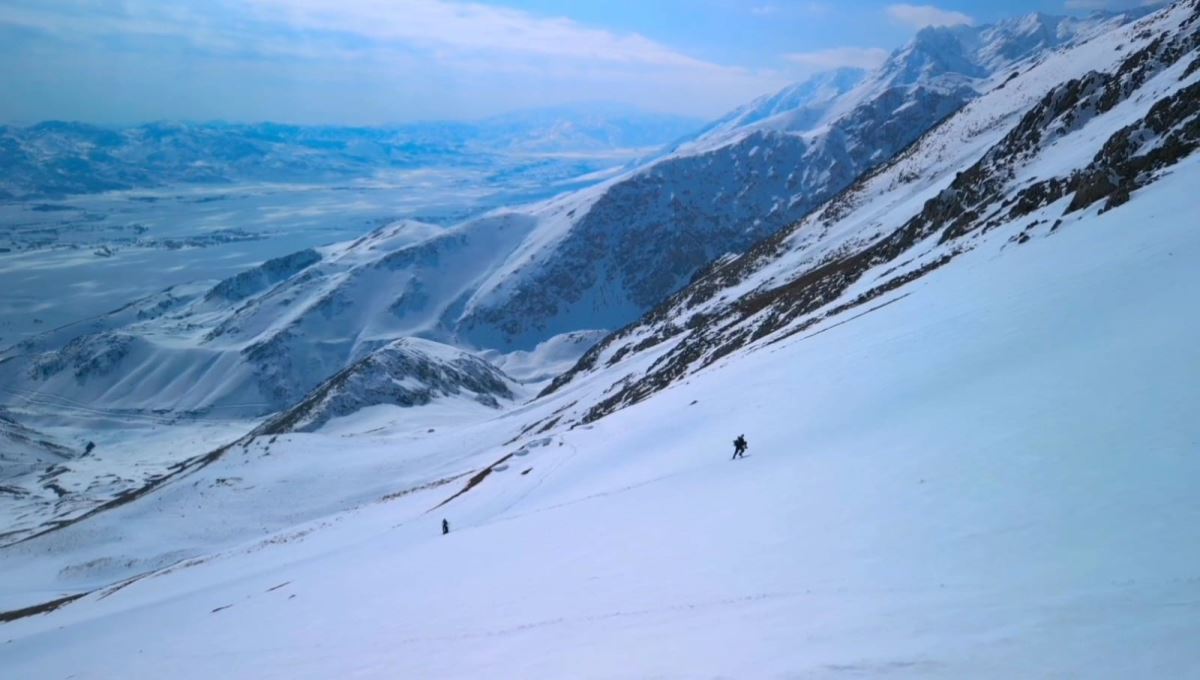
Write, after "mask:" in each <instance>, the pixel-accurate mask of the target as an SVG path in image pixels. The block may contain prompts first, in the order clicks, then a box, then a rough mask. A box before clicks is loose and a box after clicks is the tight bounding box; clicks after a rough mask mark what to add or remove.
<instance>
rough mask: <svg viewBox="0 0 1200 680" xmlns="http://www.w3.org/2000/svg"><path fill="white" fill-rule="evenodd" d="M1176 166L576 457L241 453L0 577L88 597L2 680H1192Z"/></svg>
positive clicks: (1197, 562)
mask: <svg viewBox="0 0 1200 680" xmlns="http://www.w3.org/2000/svg"><path fill="white" fill-rule="evenodd" d="M1197 167H1198V163H1197V161H1195V160H1190V161H1186V162H1185V163H1183V164H1181V165H1180V166H1179V167H1178V168H1177V171H1176V172H1175V174H1174V175H1172V176H1169V177H1166V178H1164V179H1162V180H1161V181H1159V182H1158V183H1157V184H1155V185H1153V186H1152V187H1151V188H1149V189H1147V190H1145V192H1144V195H1142V196H1140V197H1139V200H1137V201H1134V202H1132V203H1130V204H1128V205H1127V206H1124V207H1123V208H1121V209H1118V210H1114V211H1111V212H1109V213H1106V214H1104V215H1100V216H1097V217H1095V218H1094V219H1090V220H1088V222H1086V223H1079V224H1077V225H1075V226H1073V227H1071V228H1064V229H1062V230H1060V231H1058V232H1056V233H1054V234H1051V235H1049V236H1046V237H1043V238H1037V239H1034V240H1032V241H1030V242H1029V243H1025V244H1022V245H1015V244H1011V243H1007V244H1006V245H1004V246H1003V247H999V246H989V247H980V248H978V249H976V250H975V251H973V252H970V253H967V254H964V255H962V256H961V257H960V258H959V259H957V260H956V261H955V262H954V264H953V266H947V267H945V268H943V269H941V270H938V271H936V272H934V273H932V274H930V275H928V276H926V277H924V278H922V279H920V280H918V281H917V282H915V283H914V284H912V285H910V286H907V287H905V288H901V289H899V290H897V291H894V292H893V293H891V294H890V295H891V297H890V298H889V299H890V300H894V302H893V303H892V304H888V305H886V306H882V307H879V308H877V309H876V310H875V311H873V312H871V313H869V314H865V315H863V316H860V317H858V318H856V319H854V320H852V321H850V322H848V323H844V324H840V325H836V326H831V327H828V328H827V330H826V331H825V332H810V333H809V334H807V335H797V336H793V337H792V338H790V339H788V340H785V341H783V342H780V343H778V344H774V345H766V346H760V347H757V348H752V349H751V350H750V351H748V352H746V353H744V354H740V355H731V356H729V357H728V358H727V359H726V360H725V362H724V363H723V364H717V365H715V366H713V367H711V368H710V369H708V370H706V371H704V372H702V373H700V374H697V375H695V376H693V377H692V378H691V379H690V380H688V381H686V382H685V383H682V384H679V385H677V386H675V387H673V388H670V389H668V390H665V391H664V392H662V393H660V394H658V395H656V396H655V397H654V398H652V399H650V400H647V401H646V402H643V403H641V404H639V405H637V406H634V407H631V408H628V409H626V410H623V411H620V412H618V413H616V414H615V415H613V416H610V417H608V418H604V419H602V420H600V421H598V422H596V423H594V424H593V425H591V426H585V427H581V428H576V429H573V430H569V431H565V432H551V433H547V434H544V435H536V436H535V435H528V436H526V437H525V438H523V439H520V440H519V441H518V442H516V443H514V444H511V445H502V444H500V442H503V441H506V440H508V439H509V438H510V437H513V436H516V435H517V433H518V432H519V431H520V427H521V426H522V425H523V424H524V423H525V422H528V421H529V420H531V419H533V417H535V416H544V415H547V414H548V413H549V412H551V411H553V410H554V409H555V408H558V407H560V406H563V405H564V404H565V403H568V402H569V401H570V400H571V399H573V398H575V396H577V395H574V396H573V394H572V392H566V393H564V394H561V395H558V396H556V397H555V398H554V400H552V401H548V402H535V403H534V404H532V405H530V406H526V407H524V408H523V410H518V411H516V412H511V413H508V414H506V415H505V416H503V417H501V418H498V419H480V418H476V415H477V414H469V413H468V414H460V415H461V416H462V418H463V421H467V424H465V425H462V426H458V427H455V426H447V427H443V426H441V425H438V426H436V427H433V428H432V429H433V430H434V431H433V432H428V431H421V430H420V429H418V428H417V427H415V426H414V425H413V423H408V424H403V423H401V424H399V425H396V424H389V420H388V419H389V417H390V415H389V413H392V414H394V413H395V412H388V411H387V410H380V411H376V412H372V413H371V414H368V416H369V417H368V416H364V417H362V418H360V419H359V420H357V421H355V422H352V423H345V422H343V423H337V422H335V424H334V426H333V428H331V429H328V430H327V431H325V432H323V433H319V434H311V435H286V436H280V437H279V438H278V439H277V440H272V441H261V440H258V441H255V442H252V443H248V444H247V445H246V446H245V447H239V448H237V449H234V450H232V451H230V452H229V453H227V454H226V455H225V456H223V457H222V458H221V459H220V460H218V461H217V462H216V463H214V464H213V465H211V466H209V467H207V468H205V469H204V470H202V471H200V472H197V473H195V474H194V475H190V476H187V477H183V478H181V479H178V480H176V481H175V482H173V483H172V484H170V485H168V487H167V488H165V489H164V490H163V491H161V492H156V493H155V494H152V495H151V496H148V497H146V498H144V499H142V500H139V501H137V502H135V503H131V504H129V505H128V506H125V507H123V508H121V509H118V510H116V511H113V512H112V513H105V514H102V515H99V516H97V517H95V518H93V519H92V520H89V521H87V522H84V523H81V524H79V525H76V526H74V527H71V528H69V529H66V530H63V531H61V532H55V533H54V534H50V535H47V536H45V537H42V538H40V539H35V540H34V541H29V542H26V543H23V544H20V545H19V546H13V547H10V548H6V549H4V550H3V551H2V552H0V584H3V585H0V588H2V589H3V590H4V591H5V592H4V593H2V594H3V595H4V597H5V599H6V600H7V601H13V602H16V601H17V600H19V599H22V598H24V604H30V603H32V602H33V601H30V600H28V598H29V597H30V595H31V594H34V593H36V594H38V598H39V599H37V600H35V601H47V600H51V599H53V598H55V597H60V596H63V595H67V594H72V593H80V592H87V593H90V594H87V595H85V596H84V597H82V598H80V599H79V600H77V601H74V602H72V603H70V604H66V605H65V606H63V607H61V608H60V609H58V610H57V611H54V612H51V613H48V614H43V615H36V616H29V617H25V618H21V619H18V620H15V621H12V622H9V623H5V624H0V668H3V669H4V674H5V675H6V676H11V677H14V678H17V677H20V678H67V677H72V678H114V677H173V678H211V677H246V678H288V679H289V680H293V679H296V678H330V677H353V678H396V677H414V678H417V677H420V678H432V677H438V678H443V677H463V678H470V677H527V678H529V677H596V678H622V677H628V678H645V677H659V678H696V677H703V678H713V677H732V678H743V677H752V678H759V677H768V678H795V677H804V678H809V677H831V678H837V677H881V676H882V677H912V678H928V677H936V678H963V677H971V678H1014V677H1021V678H1028V677H1054V678H1061V677H1089V678H1096V677H1113V678H1131V677H1164V678H1165V677H1170V678H1183V677H1200V651H1197V648H1196V645H1195V640H1196V639H1198V638H1200V544H1198V543H1197V541H1196V527H1198V526H1200V503H1198V502H1197V501H1196V493H1195V480H1196V479H1200V457H1197V453H1198V452H1200V423H1198V422H1197V420H1196V418H1195V414H1196V413H1197V412H1200V392H1198V391H1197V390H1196V389H1195V387H1196V383H1197V376H1198V375H1200V343H1198V342H1197V339H1198V338H1200V318H1198V317H1197V316H1196V315H1195V314H1194V313H1193V312H1192V310H1193V309H1194V308H1195V300H1196V299H1197V297H1198V296H1200V273H1198V271H1197V269H1196V266H1195V264H1196V263H1197V262H1200V231H1198V230H1197V229H1196V228H1195V227H1196V225H1195V224H1194V222H1193V221H1192V220H1189V219H1187V217H1186V216H1187V215H1190V214H1194V207H1195V201H1194V198H1193V197H1192V196H1191V194H1190V192H1191V191H1192V190H1193V188H1194V184H1191V182H1192V181H1193V180H1194V179H1195V178H1196V177H1197ZM994 243H995V244H1000V243H1005V241H1004V239H1003V238H997V239H994ZM881 301H886V300H881ZM814 330H815V331H820V330H821V329H814ZM589 388H590V385H589V384H588V383H586V382H585V383H583V384H581V385H578V386H576V387H574V388H573V389H575V390H587V389H589ZM447 422H449V421H447ZM739 433H745V435H746V437H747V439H748V440H749V442H750V455H749V456H748V457H747V458H746V459H745V460H739V461H730V460H729V459H728V456H729V454H730V453H731V445H730V444H729V442H730V441H731V440H732V439H733V438H734V437H735V436H736V435H737V434H739ZM519 445H520V446H519ZM508 454H514V455H512V456H511V457H509V458H507V459H505V460H504V461H503V462H502V463H499V464H496V463H497V461H498V460H500V459H501V458H503V457H504V456H506V455H508ZM485 468H487V469H490V470H491V472H490V473H489V474H487V475H486V476H483V477H482V478H481V479H480V480H479V481H478V483H477V484H476V485H474V486H472V487H471V488H469V490H467V491H466V492H465V493H462V494H461V495H459V496H457V497H455V498H453V500H449V502H446V503H445V505H440V506H439V504H441V503H443V502H444V501H447V499H450V498H451V497H452V496H454V495H455V493H457V492H458V491H459V490H461V489H463V488H464V487H466V486H468V484H467V479H468V478H470V477H471V476H472V475H478V474H479V473H480V471H481V470H483V469H485ZM350 490H353V492H351V491H350ZM405 491H406V493H400V492H405ZM443 517H444V518H447V519H448V521H449V522H450V525H451V528H452V531H451V533H450V534H449V535H448V536H441V535H440V531H439V524H440V522H441V520H442V518H443ZM252 518H253V519H252ZM283 527H287V528H283ZM276 529H278V532H277V533H274V534H272V535H271V536H270V537H268V538H265V539H264V538H262V536H261V533H259V535H257V536H256V535H255V532H256V531H257V532H262V531H264V530H271V531H275V530H276ZM127 555H130V556H150V555H157V556H158V557H157V559H158V561H159V562H161V564H159V565H155V568H157V567H163V568H161V569H158V570H157V571H153V570H151V569H150V568H146V569H142V570H141V571H143V572H148V573H146V574H145V575H144V576H142V577H140V578H135V579H133V580H129V581H122V579H124V578H127V577H130V576H132V575H133V574H135V573H137V572H138V569H137V568H130V567H128V566H126V565H123V564H121V563H120V559H115V558H114V556H127ZM172 556H174V557H172ZM105 557H109V558H114V559H112V560H110V561H108V562H106V561H104V558H105ZM172 560H174V563H173V566H167V565H170V564H172ZM114 583H124V585H123V587H120V588H112V587H109V586H110V584H114ZM18 596H19V597H18Z"/></svg>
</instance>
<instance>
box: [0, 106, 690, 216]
mask: <svg viewBox="0 0 1200 680" xmlns="http://www.w3.org/2000/svg"><path fill="white" fill-rule="evenodd" d="M699 125H700V122H699V121H696V120H693V119H690V118H685V117H679V116H669V115H663V114H655V113H647V112H642V111H637V110H633V109H629V108H618V107H613V106H606V105H603V104H596V105H591V106H578V107H562V108H556V109H545V110H541V109H539V110H532V111H524V112H517V113H512V114H507V115H505V116H499V117H495V118H488V119H484V120H480V121H473V122H428V123H410V124H406V125H394V126H386V127H377V128H368V127H335V126H297V125H282V124H278V123H259V124H252V125H251V124H227V123H178V122H162V123H150V124H145V125H138V126H133V127H101V126H96V125H88V124H83V123H74V122H63V121H46V122H43V123H38V124H36V125H30V126H26V127H14V126H0V199H8V200H22V199H30V198H39V197H53V196H63V195H68V194H79V193H91V192H97V191H108V190H114V189H130V188H147V187H159V186H165V185H175V184H189V183H200V184H213V183H232V182H245V181H269V182H319V181H330V180H344V179H347V178H360V177H370V176H372V175H374V174H375V173H379V172H383V171H386V170H388V169H408V168H413V167H425V166H432V167H438V166H454V167H478V168H481V169H495V171H497V172H518V171H527V170H523V169H522V168H521V166H519V165H516V164H514V163H513V162H512V160H511V158H510V157H512V156H514V155H515V156H518V157H528V159H527V163H529V164H538V163H541V164H546V163H551V162H558V163H560V164H564V165H568V166H571V165H572V161H571V159H563V160H552V159H548V158H546V156H547V155H554V154H559V155H562V154H575V155H581V154H600V155H603V154H612V153H614V152H623V153H625V154H626V155H628V154H629V153H630V152H631V150H636V149H645V148H654V147H658V146H660V145H662V144H666V143H667V142H670V141H672V140H674V139H677V138H679V137H680V136H682V135H684V134H687V133H690V132H692V131H693V130H694V129H696V128H697V127H698V126H699ZM586 160H587V159H586V158H578V159H575V160H574V161H573V165H574V166H576V167H577V168H578V170H579V172H590V171H594V170H596V169H597V164H596V163H595V162H593V163H590V164H589V163H585V162H584V161H586Z"/></svg>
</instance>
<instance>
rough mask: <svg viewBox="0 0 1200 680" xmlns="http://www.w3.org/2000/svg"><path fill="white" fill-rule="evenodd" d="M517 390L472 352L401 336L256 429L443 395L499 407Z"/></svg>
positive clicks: (302, 424) (312, 422)
mask: <svg viewBox="0 0 1200 680" xmlns="http://www.w3.org/2000/svg"><path fill="white" fill-rule="evenodd" d="M520 393H521V389H520V387H519V386H518V385H517V384H516V383H514V382H513V381H512V379H510V378H509V377H508V376H506V375H505V374H504V373H503V372H502V371H500V370H499V369H497V368H496V367H495V366H493V365H491V364H489V363H488V362H487V361H485V360H483V359H481V358H479V357H478V356H475V355H473V354H470V353H467V352H463V351H461V350H456V349H453V348H451V347H447V346H446V345H441V344H438V343H435V342H429V341H428V340H418V339H416V338H405V339H401V340H396V341H394V342H391V343H389V344H387V345H385V346H384V347H382V348H380V349H377V350H375V351H374V352H371V353H370V354H368V355H367V356H366V357H364V358H362V359H360V360H359V361H357V362H355V363H354V364H353V365H351V366H350V367H349V368H347V369H345V370H343V371H341V372H339V373H338V374H337V375H335V376H333V377H332V378H330V379H329V380H327V381H325V382H324V383H322V384H321V385H320V386H319V387H317V388H316V389H315V390H313V392H312V393H311V394H310V395H309V396H308V397H306V398H305V399H304V401H302V402H300V403H299V404H297V405H296V406H295V407H293V408H290V409H288V410H287V411H286V412H284V413H282V414H280V415H279V416H276V417H274V418H272V419H271V420H270V421H268V422H267V423H266V424H264V425H263V426H262V427H260V428H258V430H256V432H258V433H260V434H283V433H285V432H311V431H313V430H316V429H317V428H319V427H321V426H322V425H324V424H325V423H327V422H329V421H330V420H332V419H334V418H338V417H342V416H347V415H350V414H352V413H356V412H358V411H360V410H362V409H364V408H369V407H371V406H379V405H390V406H399V407H412V406H426V405H428V404H430V403H432V402H434V401H435V400H438V399H445V398H449V397H460V396H461V397H464V398H469V399H472V400H474V401H476V402H478V403H480V404H482V405H484V406H487V407H490V408H493V409H499V408H501V405H502V402H511V401H512V400H514V399H516V398H517V395H518V394H520Z"/></svg>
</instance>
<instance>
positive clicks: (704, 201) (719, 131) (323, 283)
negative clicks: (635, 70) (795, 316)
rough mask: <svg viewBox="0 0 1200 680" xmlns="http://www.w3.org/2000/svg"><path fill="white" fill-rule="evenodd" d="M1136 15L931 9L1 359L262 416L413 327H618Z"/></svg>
mask: <svg viewBox="0 0 1200 680" xmlns="http://www.w3.org/2000/svg"><path fill="white" fill-rule="evenodd" d="M1126 19H1127V17H1125V16H1117V17H1105V18H1096V19H1093V20H1090V21H1077V20H1069V21H1068V20H1058V19H1053V18H1050V17H1046V16H1043V15H1034V16H1032V17H1029V18H1026V19H1022V20H1016V21H1011V22H1006V23H1002V24H998V25H996V26H991V27H960V28H953V29H949V28H948V29H926V30H923V31H921V32H920V33H919V34H918V36H917V37H916V38H915V39H914V40H913V42H912V43H911V44H910V45H908V46H906V47H905V48H903V49H901V50H898V51H897V52H896V53H894V54H893V55H892V57H891V58H890V59H889V60H888V61H887V62H886V63H885V64H884V65H883V66H882V67H881V68H880V69H878V70H877V71H875V72H873V73H871V74H863V73H861V72H854V71H839V72H835V73H832V74H827V75H824V76H819V77H817V78H814V79H813V80H811V81H809V82H806V83H802V84H799V85H797V86H794V87H791V88H788V89H787V90H785V91H783V92H781V93H779V94H778V95H776V96H774V97H768V98H765V99H763V100H760V101H758V102H754V103H752V104H751V105H749V106H747V107H744V108H743V109H739V110H738V111H736V112H734V113H733V114H731V115H730V116H727V117H726V118H724V119H722V120H721V121H718V122H717V123H716V124H715V125H714V126H711V127H710V128H709V129H708V130H706V131H705V132H703V133H701V134H700V135H699V136H698V137H696V138H695V139H693V140H690V141H686V142H683V143H681V144H679V145H677V147H676V149H675V151H673V152H671V153H669V154H667V155H666V156H663V157H661V158H659V159H658V160H655V161H652V162H650V163H649V164H648V165H646V166H643V167H639V168H635V169H633V170H631V171H629V172H627V173H625V174H624V175H622V176H620V177H617V178H615V179H612V180H610V181H607V182H604V183H601V184H598V185H596V186H593V187H589V188H587V189H584V190H581V191H578V192H575V193H570V194H565V195H562V196H559V197H557V198H554V199H551V200H549V201H545V202H542V203H539V204H536V205H534V206H530V207H527V208H520V209H511V210H501V211H495V212H493V213H490V214H488V215H486V216H484V217H482V218H479V219H476V220H472V221H469V222H467V223H465V224H462V225H459V226H457V227H454V228H452V229H447V230H442V229H437V228H434V227H430V226H426V225H419V224H415V223H401V224H399V225H392V226H388V227H384V228H381V229H379V230H377V231H376V232H374V233H372V234H370V235H368V236H366V237H364V238H361V239H358V240H356V241H354V242H351V243H347V244H341V245H338V246H331V247H328V248H324V249H316V250H306V251H302V252H299V253H296V254H293V255H291V256H288V257H284V258H278V259H275V260H271V261H269V262H267V263H265V264H263V265H262V266H260V267H259V268H257V269H255V270H252V271H249V272H245V273H243V274H241V275H239V276H236V277H233V278H231V279H229V280H227V281H224V282H222V283H219V284H217V285H215V286H213V287H212V288H211V289H210V290H207V291H203V292H202V291H201V289H200V288H199V287H196V286H193V287H191V288H190V289H188V290H184V289H183V288H176V289H173V290H171V291H168V292H166V293H164V294H162V295H160V296H154V297H153V298H152V299H148V300H145V301H142V302H140V303H138V304H136V305H134V306H133V307H131V308H126V309H124V310H122V311H119V312H117V313H116V314H114V315H108V316H106V317H103V318H102V319H100V320H94V321H92V322H89V323H88V324H81V325H74V326H71V327H68V328H66V329H59V330H56V331H52V332H51V333H48V334H45V335H43V336H41V337H38V338H34V339H33V340H30V341H27V342H24V343H22V344H20V345H18V346H16V347H14V348H10V349H9V350H7V351H6V352H5V353H4V354H3V356H4V357H7V358H9V359H10V361H8V362H7V363H6V364H4V365H2V366H0V377H3V379H4V380H5V381H6V382H8V383H9V384H11V385H12V386H13V389H14V390H16V391H17V392H18V393H19V394H20V395H28V394H50V395H57V396H59V397H65V398H70V399H76V400H86V401H88V402H89V403H98V404H103V405H104V407H105V408H111V409H118V410H123V411H138V412H140V411H146V410H163V409H165V410H169V411H171V412H175V413H181V412H182V413H192V412H195V413H219V414H224V415H247V416H254V415H263V414H266V413H271V412H274V411H277V410H279V409H283V408H286V407H289V406H292V405H294V404H296V403H297V402H299V401H300V400H302V399H304V398H305V397H306V395H308V394H309V392H310V391H311V390H312V389H314V388H315V387H316V386H317V385H319V384H320V383H321V382H323V381H324V380H326V379H328V378H329V377H330V376H332V375H334V374H336V373H337V372H339V371H341V370H343V369H345V368H347V367H348V366H350V365H351V364H353V363H354V362H356V361H360V360H362V359H363V358H364V357H366V356H367V355H369V354H370V353H371V352H373V351H375V350H377V349H379V348H381V347H383V346H385V345H387V344H388V343H390V342H392V341H394V340H396V339H398V338H402V337H407V336H418V337H423V338H426V339H430V340H435V341H439V342H446V343H450V344H453V345H457V346H462V347H467V348H470V349H476V350H498V351H500V352H509V351H513V350H517V351H529V350H532V349H534V348H535V347H536V346H537V345H539V344H541V343H544V342H547V341H550V340H552V339H553V338H555V337H557V336H560V335H563V334H569V333H575V332H577V331H580V330H594V329H614V328H619V327H621V326H624V325H625V324H627V323H629V322H631V321H633V320H634V319H636V318H638V317H639V316H640V315H641V314H642V313H644V312H645V311H647V310H649V309H651V308H653V307H654V306H655V305H657V304H658V303H659V302H660V301H661V300H663V299H664V298H665V297H666V296H668V295H669V294H671V293H672V292H674V291H676V290H677V289H679V288H680V287H682V286H683V285H685V284H686V283H688V281H689V280H690V279H691V278H692V277H693V276H694V275H695V274H696V273H697V272H698V271H700V270H701V269H702V268H703V267H705V266H706V265H707V264H708V263H709V262H711V261H713V260H714V259H715V258H717V257H719V256H721V255H723V254H725V253H728V252H739V251H742V250H744V249H746V248H749V247H750V246H751V245H753V244H754V243H756V242H758V241H759V240H761V239H762V238H764V237H767V236H769V235H771V234H774V233H776V232H777V231H778V230H779V229H781V228H782V227H784V226H785V225H787V224H790V223H791V222H793V221H794V220H796V219H798V218H800V217H802V216H804V215H806V214H808V213H809V212H810V211H811V210H813V209H814V208H816V207H817V206H819V205H820V204H821V203H822V202H824V201H826V200H828V199H829V198H831V197H833V196H834V195H835V194H836V193H837V192H839V191H841V190H842V189H844V188H845V187H847V186H848V185H849V184H850V183H851V182H853V181H854V180H855V178H856V177H858V176H859V175H860V174H862V173H863V172H864V171H865V170H867V169H868V168H871V167H873V166H875V165H877V164H879V163H882V162H884V161H886V160H888V159H890V158H891V157H892V156H893V155H894V154H895V153H897V152H899V151H900V150H901V149H903V148H905V147H906V146H908V145H909V144H910V143H912V142H913V141H914V140H916V139H917V138H918V137H919V136H920V135H921V134H922V133H924V132H925V131H926V130H928V129H929V128H930V127H932V126H934V125H935V124H936V123H937V122H938V121H940V120H942V119H943V118H944V117H945V116H947V115H949V114H951V113H952V112H953V111H956V110H957V109H959V108H960V107H961V106H962V105H963V104H964V103H965V102H966V101H969V100H971V99H973V98H975V97H977V96H978V95H979V93H980V92H983V91H988V90H989V88H1000V87H1002V85H1003V83H1004V82H1005V80H1006V79H1007V78H1009V77H1010V72H1009V71H1004V72H1000V69H1002V68H1008V67H1010V66H1012V65H1013V64H1015V63H1017V62H1020V61H1021V60H1025V61H1030V60H1039V59H1045V58H1047V55H1048V54H1050V53H1049V52H1047V50H1053V49H1059V48H1061V47H1062V46H1064V45H1069V44H1072V43H1074V42H1078V41H1081V40H1084V39H1086V38H1087V37H1088V36H1091V35H1094V34H1095V33H1097V32H1100V31H1103V30H1105V29H1107V28H1112V27H1113V26H1116V25H1119V24H1120V23H1122V22H1124V21H1125V20H1126ZM1016 72H1017V71H1016V70H1015V67H1014V70H1013V71H1011V73H1016ZM133 309H136V310H137V311H136V313H135V312H133V311H131V310H133ZM22 398H23V397H22Z"/></svg>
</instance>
